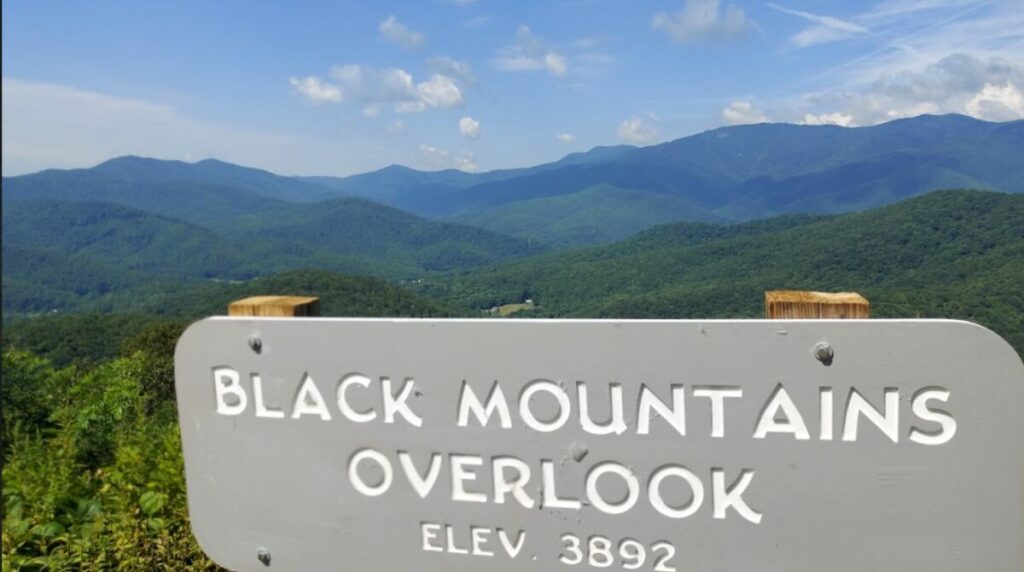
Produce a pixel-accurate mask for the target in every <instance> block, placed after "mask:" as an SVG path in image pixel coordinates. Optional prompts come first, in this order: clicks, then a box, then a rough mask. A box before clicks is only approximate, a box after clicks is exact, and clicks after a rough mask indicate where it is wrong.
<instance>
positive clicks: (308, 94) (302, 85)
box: [288, 76, 342, 104]
mask: <svg viewBox="0 0 1024 572" xmlns="http://www.w3.org/2000/svg"><path fill="white" fill-rule="evenodd" d="M288 82H289V83H291V84H292V87H294V88H295V91H296V92H298V93H299V94H301V95H302V96H303V97H305V98H306V99H308V100H310V101H312V102H313V103H316V104H320V103H328V102H330V103H337V102H339V101H341V100H342V94H341V89H340V88H339V87H338V86H336V85H331V84H329V83H327V82H325V81H324V80H322V79H320V78H318V77H316V76H308V77H302V78H297V77H293V78H291V79H289V80H288Z"/></svg>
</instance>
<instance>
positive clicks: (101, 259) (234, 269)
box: [3, 199, 540, 319]
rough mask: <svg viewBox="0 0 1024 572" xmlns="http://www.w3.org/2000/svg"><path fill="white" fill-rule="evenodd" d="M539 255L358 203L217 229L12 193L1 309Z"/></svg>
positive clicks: (280, 213) (69, 305)
mask: <svg viewBox="0 0 1024 572" xmlns="http://www.w3.org/2000/svg"><path fill="white" fill-rule="evenodd" d="M539 250H540V248H539V247H536V248H533V247H530V245H529V244H528V242H527V241H526V240H521V239H515V238H510V237H505V236H500V235H496V234H494V233H491V232H488V231H485V230H481V229H478V228H474V227H469V226H464V225H457V224H451V223H441V222H433V221H428V220H425V219H422V218H419V217H416V216H414V215H410V214H408V213H405V212H402V211H398V210H395V209H393V208H390V207H385V206H382V205H378V204H374V203H371V202H368V201H364V200H361V199H337V200H333V201H328V202H325V203H317V204H315V205H291V204H289V206H288V208H279V209H277V210H276V211H274V213H273V214H267V215H265V216H263V215H250V216H246V217H240V218H236V219H235V221H234V222H232V223H230V224H228V223H224V224H218V225H214V226H212V227H209V228H207V227H204V226H200V225H198V224H194V223H187V222H183V221H180V220H176V219H173V218H167V217H164V216H160V215H154V214H151V213H148V212H144V211H141V210H137V209H133V208H129V207H124V206H119V205H115V204H111V203H102V202H80V201H56V200H10V201H6V202H5V203H4V209H3V308H4V314H5V319H9V318H10V317H12V315H17V314H25V313H40V312H51V311H68V310H78V309H83V308H86V307H88V308H94V309H95V308H99V309H106V308H112V307H114V306H113V305H112V304H113V303H112V302H110V301H109V300H107V298H109V297H110V296H113V295H116V294H118V293H125V292H129V291H131V292H134V293H138V292H140V291H142V292H165V291H172V290H174V289H175V288H178V287H180V285H181V284H184V283H191V282H196V281H206V282H223V281H228V282H231V281H245V280H251V279H253V278H256V277H259V276H267V275H270V274H273V273H276V272H281V271H284V270H288V269H295V268H322V269H326V270H334V271H339V272H345V273H347V274H355V275H367V276H378V277H383V278H387V279H390V280H404V279H413V278H416V277H420V276H423V275H424V274H426V273H430V272H438V271H445V270H452V269H459V268H471V267H474V266H481V265H485V264H493V263H497V262H501V261H503V260H507V259H509V258H511V257H516V256H523V255H526V254H528V253H530V252H534V251H539Z"/></svg>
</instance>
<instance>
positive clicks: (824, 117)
mask: <svg viewBox="0 0 1024 572" xmlns="http://www.w3.org/2000/svg"><path fill="white" fill-rule="evenodd" d="M800 123H801V125H840V126H842V127H855V126H856V125H857V124H856V123H854V122H853V116H851V115H845V114H842V113H822V114H820V115H811V114H810V113H808V114H806V115H804V118H803V121H801V122H800Z"/></svg>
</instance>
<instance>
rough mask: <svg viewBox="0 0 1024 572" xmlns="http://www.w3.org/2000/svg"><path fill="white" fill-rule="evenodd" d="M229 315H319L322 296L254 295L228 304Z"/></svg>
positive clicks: (287, 316) (289, 316)
mask: <svg viewBox="0 0 1024 572" xmlns="http://www.w3.org/2000/svg"><path fill="white" fill-rule="evenodd" d="M228 315H229V316H276V317H285V318H291V317H298V316H319V315H320V298H317V297H315V296H252V297H250V298H245V299H242V300H235V301H234V302H232V303H231V304H229V305H228Z"/></svg>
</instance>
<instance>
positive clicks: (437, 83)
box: [416, 73, 463, 107]
mask: <svg viewBox="0 0 1024 572" xmlns="http://www.w3.org/2000/svg"><path fill="white" fill-rule="evenodd" d="M416 93H418V94H419V95H420V99H421V100H422V101H423V103H425V104H426V105H428V106H430V107H458V106H460V105H462V101H463V100H462V91H460V90H459V86H458V85H456V84H455V81H454V80H452V78H450V77H448V76H444V75H441V74H439V73H436V74H434V75H432V76H430V80H429V81H424V82H420V83H418V84H416Z"/></svg>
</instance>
